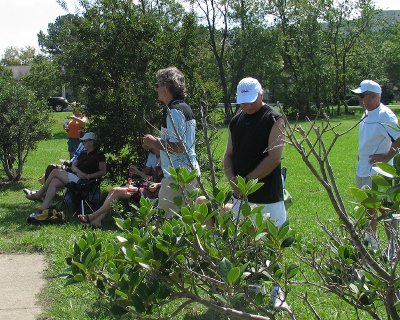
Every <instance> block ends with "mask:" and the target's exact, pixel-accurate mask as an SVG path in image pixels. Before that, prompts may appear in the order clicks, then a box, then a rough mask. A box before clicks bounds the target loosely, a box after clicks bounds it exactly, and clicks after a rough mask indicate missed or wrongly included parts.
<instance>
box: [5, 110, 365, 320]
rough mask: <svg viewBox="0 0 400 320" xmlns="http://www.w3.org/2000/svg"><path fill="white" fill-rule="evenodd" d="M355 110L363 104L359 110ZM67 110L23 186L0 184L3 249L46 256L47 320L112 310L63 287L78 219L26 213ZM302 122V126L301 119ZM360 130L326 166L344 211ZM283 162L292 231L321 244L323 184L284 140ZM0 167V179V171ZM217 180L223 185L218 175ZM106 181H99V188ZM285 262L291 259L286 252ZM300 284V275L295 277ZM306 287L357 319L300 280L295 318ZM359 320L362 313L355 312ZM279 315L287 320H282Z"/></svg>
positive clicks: (321, 306) (81, 290)
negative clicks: (41, 222)
mask: <svg viewBox="0 0 400 320" xmlns="http://www.w3.org/2000/svg"><path fill="white" fill-rule="evenodd" d="M358 111H360V109H359V110H358ZM68 114H69V113H67V112H62V113H53V114H52V117H53V122H52V123H53V124H52V131H53V135H52V137H51V138H50V139H49V140H47V141H42V142H41V143H39V145H38V148H37V149H36V150H35V151H34V152H32V154H31V155H30V156H29V157H28V161H27V163H26V166H25V170H24V178H23V179H22V180H21V182H20V183H17V184H14V185H12V186H8V187H2V188H1V189H0V252H39V253H43V254H44V255H45V256H46V260H47V262H48V270H47V271H46V273H45V277H46V280H47V281H48V286H47V287H46V289H45V290H44V291H43V292H42V294H41V295H42V297H43V298H42V299H41V300H42V301H46V303H44V304H43V307H44V310H45V311H44V315H43V316H44V317H45V318H51V319H114V317H113V316H112V315H111V314H109V312H108V310H107V307H108V305H107V304H106V303H105V302H104V301H103V300H102V299H100V298H99V297H98V295H97V292H96V291H95V289H94V288H93V287H92V286H91V285H90V284H79V285H74V286H65V285H64V283H65V282H64V280H63V279H61V278H59V277H58V275H60V274H62V273H63V271H64V269H65V267H66V264H65V257H66V256H68V255H69V254H70V253H71V252H72V245H73V243H74V241H75V240H76V239H78V238H80V236H81V235H82V234H84V233H85V232H87V229H85V228H83V227H82V225H81V224H80V223H79V222H78V221H77V220H75V219H72V218H69V219H68V223H67V224H65V225H57V226H32V225H28V224H27V223H26V217H27V216H28V215H29V214H30V213H31V212H33V211H34V210H35V208H36V207H37V203H34V202H30V201H28V200H27V199H26V198H25V196H24V194H23V192H22V189H23V188H24V187H28V188H38V187H39V183H38V181H37V178H38V177H39V176H41V175H42V174H43V171H44V169H45V167H46V165H47V164H48V163H59V159H60V158H63V159H66V158H67V157H68V152H67V145H66V141H67V140H66V136H65V133H64V132H63V129H62V123H63V122H64V120H65V117H66V116H67V115H68ZM359 118H360V113H359V112H357V113H356V114H355V115H354V116H342V117H338V118H334V119H333V120H332V123H334V124H339V127H338V128H337V131H339V132H341V131H345V130H347V129H348V128H350V127H351V126H353V125H354V124H355V123H357V121H358V119H359ZM302 125H304V126H305V127H306V126H307V125H308V124H307V123H303V124H302ZM357 132H358V130H357V128H356V129H354V130H352V131H350V132H349V133H347V134H346V135H345V136H344V137H342V138H340V139H339V141H338V142H337V143H336V145H335V147H334V149H333V150H332V153H331V163H332V166H333V170H334V172H335V177H336V179H337V182H338V185H339V188H340V190H341V192H342V196H343V199H344V201H345V202H346V204H347V206H348V208H352V206H353V205H352V204H351V197H350V195H349V193H348V189H349V188H350V187H352V186H354V184H355V177H354V175H355V174H354V173H355V166H356V159H357ZM226 137H227V129H226V127H223V128H221V129H220V134H219V140H218V151H217V154H218V156H219V157H222V155H223V152H224V148H225V142H226ZM282 163H283V165H284V166H286V167H287V170H288V175H287V188H288V190H289V191H290V193H291V195H292V196H293V199H294V202H293V205H292V206H291V207H290V209H289V212H288V217H289V220H290V224H291V226H292V228H294V229H296V230H297V231H298V232H299V233H300V234H301V235H302V236H303V239H305V240H313V241H317V242H321V241H322V240H323V239H324V238H325V235H324V233H323V232H322V231H321V229H320V227H319V226H318V220H319V221H321V222H323V223H329V222H330V221H332V222H333V223H336V224H337V217H336V215H335V213H334V211H333V209H332V206H331V204H330V202H329V199H328V197H327V195H326V193H325V190H324V189H323V187H322V186H321V185H320V184H319V182H318V181H317V180H316V178H314V177H313V176H312V175H311V173H310V171H309V169H308V168H306V166H305V164H304V163H303V162H302V160H301V158H300V156H299V155H298V154H297V153H296V151H295V150H294V148H292V147H291V146H289V145H287V146H286V147H285V151H284V159H283V161H282ZM3 175H4V174H3V172H1V171H0V176H3ZM220 184H222V185H223V184H226V181H225V178H221V180H220ZM108 187H109V186H107V185H104V186H103V189H104V191H106V189H107V188H108ZM107 222H108V223H107V225H106V228H105V229H103V230H96V231H94V232H96V234H97V236H98V237H99V238H101V239H104V241H107V240H110V239H113V238H114V237H115V236H116V235H117V234H118V230H117V229H116V228H115V227H114V226H113V225H112V220H111V219H108V220H107ZM288 261H296V258H295V256H294V255H293V254H291V253H290V252H289V253H288ZM306 274H307V276H308V277H309V278H310V279H311V280H315V275H314V274H313V272H311V271H307V273H306ZM298 280H299V281H301V280H302V279H298ZM305 291H307V292H308V299H309V301H310V302H311V303H312V304H313V305H314V306H315V308H316V310H317V311H318V312H319V314H320V316H321V317H322V318H323V319H356V318H357V316H356V313H355V311H354V310H353V309H352V308H350V307H348V306H347V305H346V304H344V303H342V302H341V301H340V300H339V299H337V298H336V297H335V296H333V295H328V294H323V292H321V291H319V290H317V289H315V288H312V287H306V286H303V285H299V286H296V285H294V286H293V287H292V291H291V292H290V293H289V296H288V301H289V303H290V304H291V305H292V307H293V309H294V310H295V311H296V316H297V318H298V319H309V318H310V316H309V314H310V312H309V310H308V309H307V308H306V307H305V306H304V305H305V304H304V302H303V300H302V296H303V294H304V293H305ZM360 317H361V318H367V316H366V315H363V314H362V313H361V314H360ZM217 318H218V317H216V316H215V315H214V313H213V312H207V310H206V309H205V308H203V307H200V306H199V307H198V308H196V309H195V310H191V309H190V310H186V311H184V312H182V313H181V316H180V317H179V319H185V320H189V319H190V320H191V319H217ZM282 318H284V317H282Z"/></svg>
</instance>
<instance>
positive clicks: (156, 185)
mask: <svg viewBox="0 0 400 320" xmlns="http://www.w3.org/2000/svg"><path fill="white" fill-rule="evenodd" d="M160 185H161V183H153V184H151V185H149V187H148V189H149V191H150V192H154V191H156V190H157V188H158V187H159V186H160Z"/></svg>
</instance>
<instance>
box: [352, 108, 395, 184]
mask: <svg viewBox="0 0 400 320" xmlns="http://www.w3.org/2000/svg"><path fill="white" fill-rule="evenodd" d="M362 119H363V120H362V121H361V123H360V129H359V133H358V163H357V171H356V174H357V176H358V177H369V176H370V175H371V174H375V171H373V170H372V163H370V162H369V156H370V155H373V154H386V153H388V152H389V150H390V147H391V145H392V142H393V141H394V140H396V139H397V138H398V137H399V136H400V132H397V131H395V130H393V129H392V128H390V127H389V126H388V125H391V126H393V127H397V117H396V115H395V114H394V113H393V111H392V110H390V109H389V108H388V107H386V106H385V105H383V104H382V103H381V104H380V105H379V107H378V108H376V109H374V110H372V111H367V110H366V111H365V113H364V114H363V117H362ZM388 163H390V164H393V159H392V160H390V161H389V162H388Z"/></svg>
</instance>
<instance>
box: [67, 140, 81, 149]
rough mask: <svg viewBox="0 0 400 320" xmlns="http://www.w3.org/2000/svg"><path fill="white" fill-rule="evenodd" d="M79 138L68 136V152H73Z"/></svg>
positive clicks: (76, 147)
mask: <svg viewBox="0 0 400 320" xmlns="http://www.w3.org/2000/svg"><path fill="white" fill-rule="evenodd" d="M79 143H80V141H79V139H78V138H69V139H68V152H75V151H76V149H78V146H79Z"/></svg>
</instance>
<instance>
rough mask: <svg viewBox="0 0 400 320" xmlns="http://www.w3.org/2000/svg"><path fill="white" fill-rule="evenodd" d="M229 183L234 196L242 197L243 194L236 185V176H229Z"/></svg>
mask: <svg viewBox="0 0 400 320" xmlns="http://www.w3.org/2000/svg"><path fill="white" fill-rule="evenodd" d="M229 183H230V184H231V188H232V192H233V195H234V196H235V198H237V199H242V198H243V195H242V194H241V192H240V191H239V189H238V187H237V178H236V177H232V178H230V179H229Z"/></svg>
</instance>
